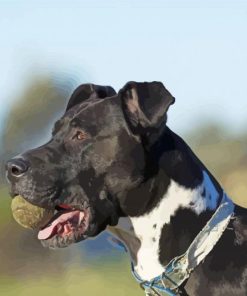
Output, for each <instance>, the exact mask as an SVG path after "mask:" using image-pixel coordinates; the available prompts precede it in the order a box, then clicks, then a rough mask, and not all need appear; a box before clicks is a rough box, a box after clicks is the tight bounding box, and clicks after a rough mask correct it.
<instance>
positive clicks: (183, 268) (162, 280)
mask: <svg viewBox="0 0 247 296" xmlns="http://www.w3.org/2000/svg"><path fill="white" fill-rule="evenodd" d="M233 214H234V204H233V202H232V200H231V199H230V198H229V197H228V196H227V195H226V194H225V193H224V194H223V198H222V201H221V203H220V205H219V207H218V208H217V210H216V211H215V213H214V214H213V215H212V217H211V219H210V220H209V221H208V222H207V224H206V225H205V226H204V228H203V229H202V230H201V231H200V232H199V234H198V235H197V236H196V238H195V239H194V240H193V242H192V243H191V245H190V246H189V248H188V249H187V251H186V252H185V253H184V254H183V255H181V256H178V257H175V258H173V259H172V260H171V261H170V262H169V263H168V264H167V265H166V266H165V268H164V272H163V273H162V274H161V275H159V276H157V277H155V278H153V279H152V280H150V281H143V280H142V279H141V278H140V276H139V275H138V274H137V273H136V272H135V270H134V266H133V263H132V273H133V275H134V277H135V278H136V280H137V281H138V282H139V283H140V286H141V287H142V288H143V289H144V290H145V292H146V295H150V296H152V295H155V296H158V295H159V296H165V295H166V296H167V295H169V296H175V295H178V294H179V293H180V292H181V291H182V290H183V289H184V288H182V287H181V286H182V284H183V283H184V282H185V281H186V280H187V279H188V278H189V277H190V274H191V273H192V271H193V270H194V269H195V268H196V267H197V266H198V265H199V264H200V263H201V262H202V261H203V260H204V259H205V258H206V256H207V255H208V254H209V253H210V252H211V250H212V249H213V247H214V246H215V244H216V243H217V242H218V241H219V239H220V237H221V236H222V234H223V233H224V231H225V229H226V227H227V225H228V224H229V222H230V219H231V218H232V216H233Z"/></svg>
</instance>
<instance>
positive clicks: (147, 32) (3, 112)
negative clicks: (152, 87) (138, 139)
mask: <svg viewBox="0 0 247 296" xmlns="http://www.w3.org/2000/svg"><path fill="white" fill-rule="evenodd" d="M246 37H247V2H246V1H240V0H234V1H233V0H232V1H229V0H207V1H206V0H205V1H197V0H194V1H193V0H191V1H190V0H170V1H169V0H154V1H150V0H149V1H147V0H140V1H139V0H98V1H96V0H80V1H79V0H70V1H65V0H59V1H57V0H49V1H47V0H42V1H41V0H36V1H31V0H26V1H25V0H18V1H17V0H1V1H0V42H1V43H0V44H1V47H0V65H1V68H2V71H1V75H0V89H1V91H0V103H1V104H0V161H1V177H0V184H1V185H0V262H1V263H0V295H6V296H10V295H11V296H12V295H13V296H16V295H25V296H29V295H30V296H31V295H36V296H39V295H44V293H47V294H49V295H55V294H56V295H60V296H65V295H66V296H70V295H89V294H90V295H92V296H98V295H109V296H111V295H120V296H121V295H128V296H131V295H143V293H142V291H141V290H140V289H139V287H138V285H137V284H136V282H135V280H134V279H133V278H132V276H131V272H130V262H129V258H128V255H127V254H125V253H123V252H121V251H120V250H117V249H115V248H114V247H113V246H112V245H111V244H110V243H109V242H108V235H107V234H102V235H101V236H100V237H98V238H97V239H95V240H91V241H87V242H83V243H79V244H77V245H74V246H71V247H70V248H68V249H64V250H57V251H52V250H47V249H44V248H42V247H41V245H40V243H39V242H38V240H37V239H36V233H33V232H32V231H28V230H23V229H22V228H21V227H20V226H18V225H17V224H16V223H15V222H14V221H13V218H12V216H11V212H10V198H9V196H8V189H7V187H6V185H7V184H6V181H5V177H4V175H5V173H4V169H3V164H4V162H5V160H6V159H8V158H10V157H12V156H14V155H16V154H18V153H21V152H23V151H24V150H26V149H28V148H32V147H35V146H38V145H40V144H41V143H44V142H45V141H47V140H48V139H49V138H50V136H51V127H52V125H53V122H54V121H55V120H56V119H57V118H59V116H61V114H62V113H63V110H64V108H65V105H66V102H67V100H68V98H69V96H70V94H71V92H72V91H73V89H74V88H75V87H76V86H78V85H79V84H81V83H86V82H92V83H95V84H110V85H112V86H113V87H114V88H115V89H116V90H118V89H119V88H121V87H122V86H123V85H124V84H125V83H126V82H127V81H129V80H136V81H152V80H159V81H162V82H163V83H164V84H165V85H166V87H167V88H168V89H169V90H170V91H171V92H172V94H173V95H174V96H175V97H176V99H177V100H176V104H175V105H173V106H172V107H171V109H170V111H169V118H168V125H169V126H170V127H171V128H172V129H173V130H174V131H176V132H177V133H178V134H179V135H181V136H182V137H183V138H184V139H185V140H186V141H187V142H188V143H189V145H190V146H191V147H192V148H193V150H194V151H195V152H196V154H197V155H198V156H199V158H200V159H201V160H202V161H203V162H204V163H205V164H206V165H207V167H208V168H209V169H210V170H211V172H212V173H213V174H214V175H215V176H216V177H217V179H218V180H219V181H220V183H221V184H222V186H223V187H224V188H225V190H226V192H228V193H229V195H230V196H232V198H233V199H234V200H235V201H236V202H237V203H239V204H240V205H242V206H245V207H247V182H246V180H247V99H246V98H247V96H246V94H247V83H246V77H247V38H246Z"/></svg>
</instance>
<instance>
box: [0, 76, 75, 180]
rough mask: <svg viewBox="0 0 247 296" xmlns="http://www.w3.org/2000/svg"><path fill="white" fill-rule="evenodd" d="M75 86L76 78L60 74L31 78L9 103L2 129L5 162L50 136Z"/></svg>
mask: <svg viewBox="0 0 247 296" xmlns="http://www.w3.org/2000/svg"><path fill="white" fill-rule="evenodd" d="M74 88H75V81H70V80H69V79H62V78H61V77H54V78H53V77H36V78H34V80H33V81H31V82H30V84H29V86H28V87H27V88H26V90H25V91H24V93H23V94H21V95H20V97H19V98H17V100H15V101H14V103H13V104H12V106H11V107H10V111H9V114H8V116H7V120H6V122H5V125H4V128H3V132H2V133H3V134H2V141H1V142H2V147H1V150H2V151H1V160H2V164H3V162H5V160H6V159H8V158H10V157H13V156H15V155H16V154H19V153H21V152H23V151H25V150H26V149H29V148H31V147H34V146H37V145H39V144H41V143H42V142H44V140H45V139H46V138H48V135H49V134H50V133H51V127H52V125H53V122H54V121H55V120H56V118H59V117H60V116H61V114H62V113H63V112H64V110H65V106H66V103H67V100H68V97H69V95H70V93H71V92H72V90H73V89H74ZM2 171H3V170H2ZM2 177H3V174H2ZM2 180H3V179H2Z"/></svg>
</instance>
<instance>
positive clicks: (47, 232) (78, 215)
mask: <svg viewBox="0 0 247 296" xmlns="http://www.w3.org/2000/svg"><path fill="white" fill-rule="evenodd" d="M83 217H84V213H83V212H80V211H73V212H67V213H64V214H61V215H60V216H59V217H58V218H57V219H56V220H54V221H53V222H52V223H51V225H50V226H48V227H46V228H44V229H42V230H40V231H39V233H38V239H47V238H49V237H50V236H51V235H52V234H53V233H56V230H57V225H58V224H60V223H61V224H64V223H66V222H68V221H69V220H73V221H78V224H79V223H80V221H81V219H82V218H83ZM79 220H80V221H79Z"/></svg>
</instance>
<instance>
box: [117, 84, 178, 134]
mask: <svg viewBox="0 0 247 296" xmlns="http://www.w3.org/2000/svg"><path fill="white" fill-rule="evenodd" d="M119 94H120V97H121V100H122V106H123V110H124V114H125V116H126V119H127V122H128V123H129V124H130V126H131V129H132V130H133V131H134V132H135V133H143V132H145V130H146V129H147V128H159V127H160V126H161V124H162V123H165V122H166V119H167V110H168V108H169V106H170V105H171V104H173V103H174V102H175V98H174V97H173V96H172V95H171V94H170V93H169V91H168V90H167V89H166V88H165V87H164V85H163V84H162V83H161V82H156V81H154V82H143V83H139V82H128V83H127V84H126V85H125V86H124V87H123V88H122V89H121V90H120V92H119Z"/></svg>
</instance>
